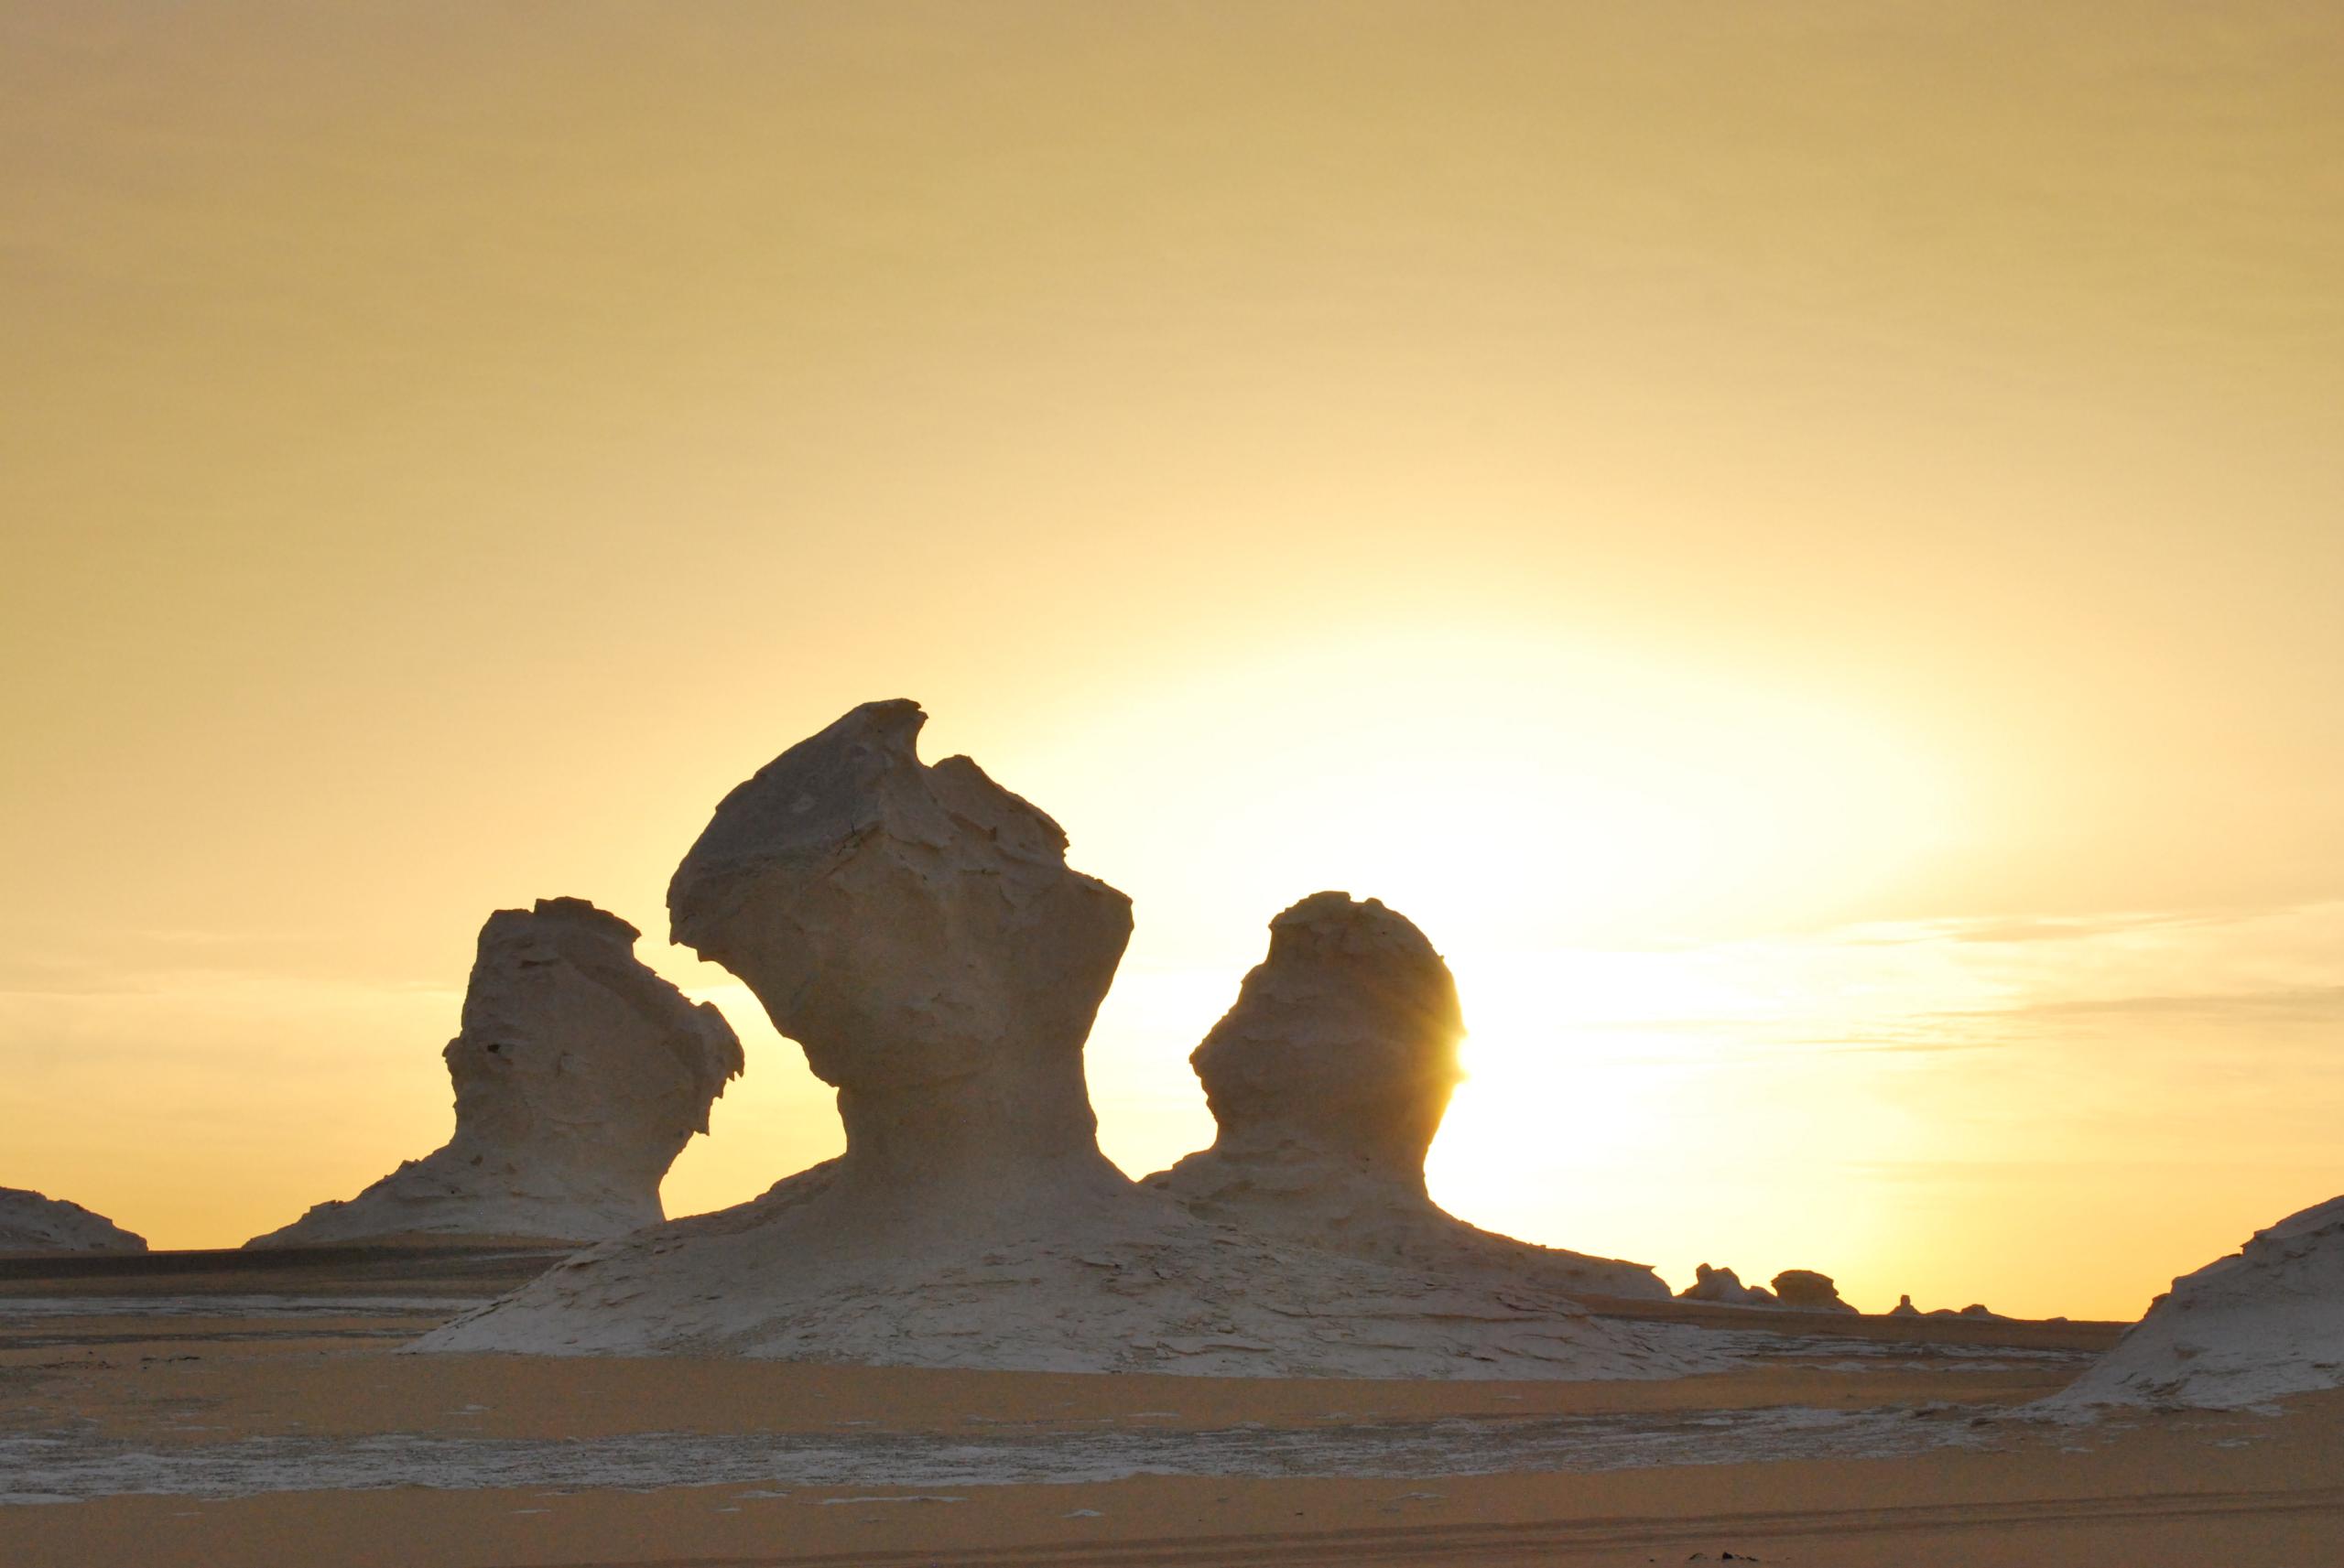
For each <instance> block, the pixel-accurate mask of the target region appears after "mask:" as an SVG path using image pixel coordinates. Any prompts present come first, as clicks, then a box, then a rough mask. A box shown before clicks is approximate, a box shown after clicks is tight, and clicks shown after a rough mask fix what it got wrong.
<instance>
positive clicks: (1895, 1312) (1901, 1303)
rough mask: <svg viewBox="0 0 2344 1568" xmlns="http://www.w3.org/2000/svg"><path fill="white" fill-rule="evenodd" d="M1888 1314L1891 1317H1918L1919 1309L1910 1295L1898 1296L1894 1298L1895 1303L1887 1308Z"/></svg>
mask: <svg viewBox="0 0 2344 1568" xmlns="http://www.w3.org/2000/svg"><path fill="white" fill-rule="evenodd" d="M1888 1315H1889V1316H1891V1317H1918V1316H1920V1315H1921V1309H1920V1308H1919V1307H1916V1306H1915V1305H1914V1304H1913V1298H1912V1297H1911V1296H1898V1297H1897V1298H1896V1304H1895V1305H1894V1306H1893V1307H1890V1308H1889V1309H1888Z"/></svg>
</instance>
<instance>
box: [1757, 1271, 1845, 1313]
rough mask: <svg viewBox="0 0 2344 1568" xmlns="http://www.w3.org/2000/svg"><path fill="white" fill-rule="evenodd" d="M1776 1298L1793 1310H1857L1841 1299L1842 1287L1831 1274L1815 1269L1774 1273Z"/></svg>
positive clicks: (1778, 1301)
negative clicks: (1821, 1272) (1840, 1287)
mask: <svg viewBox="0 0 2344 1568" xmlns="http://www.w3.org/2000/svg"><path fill="white" fill-rule="evenodd" d="M1774 1300H1775V1301H1776V1302H1777V1303H1780V1304H1781V1305H1783V1306H1785V1307H1787V1308H1789V1309H1790V1310H1791V1311H1793V1312H1853V1311H1855V1310H1856V1309H1855V1308H1854V1307H1851V1306H1850V1305H1849V1304H1848V1303H1846V1302H1843V1301H1841V1300H1840V1299H1839V1286H1838V1284H1836V1283H1835V1282H1833V1281H1832V1278H1831V1276H1830V1275H1829V1274H1818V1273H1817V1272H1816V1271H1814V1270H1812V1269H1785V1270H1784V1271H1782V1272H1781V1273H1779V1274H1777V1275H1775V1276H1774Z"/></svg>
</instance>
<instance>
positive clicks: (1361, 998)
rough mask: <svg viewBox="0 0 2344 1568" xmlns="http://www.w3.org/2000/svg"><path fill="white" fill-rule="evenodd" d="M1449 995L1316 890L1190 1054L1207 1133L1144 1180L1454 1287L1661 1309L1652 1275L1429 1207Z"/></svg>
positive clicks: (1453, 1078)
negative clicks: (1625, 1299)
mask: <svg viewBox="0 0 2344 1568" xmlns="http://www.w3.org/2000/svg"><path fill="white" fill-rule="evenodd" d="M1464 1033H1465V1023H1464V1019H1463V1016H1462V1014H1461V1012H1460V1009H1459V1005H1458V999H1457V983H1456V980H1455V979H1453V978H1452V977H1451V976H1450V974H1449V966H1448V965H1447V964H1446V963H1444V962H1442V960H1441V957H1440V955H1439V954H1438V952H1436V951H1435V950H1434V949H1433V946H1432V944H1431V943H1430V942H1429V941H1427V939H1426V937H1425V935H1424V933H1423V932H1421V931H1419V930H1417V929H1416V925H1414V924H1413V923H1411V922H1410V921H1409V920H1407V919H1406V918H1405V916H1403V915H1401V914H1398V913H1396V912H1395V911H1393V910H1391V909H1387V908H1385V907H1384V904H1383V903H1381V902H1379V901H1378V900H1375V899H1372V898H1371V899H1368V900H1366V901H1364V902H1361V901H1358V900H1355V899H1353V898H1352V897H1351V895H1350V894H1349V893H1344V892H1320V893H1313V894H1312V895H1311V896H1310V897H1308V898H1306V899H1304V900H1303V901H1302V902H1301V903H1297V904H1295V905H1294V906H1293V907H1292V908H1290V909H1288V910H1286V912H1285V913H1284V914H1280V915H1278V916H1277V918H1276V919H1275V920H1273V921H1271V922H1270V948H1269V954H1268V956H1267V957H1265V958H1264V959H1263V961H1262V962H1261V963H1260V964H1259V965H1257V966H1256V967H1255V968H1253V970H1252V972H1250V973H1249V974H1247V975H1246V977H1245V979H1244V982H1243V985H1242V986H1241V987H1240V988H1239V990H1238V995H1237V1000H1236V1003H1235V1005H1233V1006H1232V1007H1231V1009H1230V1010H1229V1011H1228V1013H1227V1014H1226V1015H1224V1016H1223V1017H1222V1019H1221V1022H1219V1023H1217V1024H1215V1025H1214V1026H1213V1029H1212V1031H1211V1033H1209V1034H1207V1035H1206V1036H1205V1039H1204V1043H1203V1044H1200V1045H1199V1046H1198V1047H1197V1049H1196V1051H1195V1053H1194V1054H1192V1055H1191V1056H1190V1057H1189V1058H1188V1060H1189V1063H1190V1065H1192V1066H1194V1067H1195V1069H1196V1073H1197V1076H1198V1078H1199V1080H1200V1081H1201V1082H1202V1083H1203V1085H1204V1090H1205V1100H1206V1103H1207V1104H1208V1105H1209V1106H1210V1108H1211V1109H1212V1113H1213V1121H1214V1123H1215V1126H1216V1129H1217V1131H1216V1134H1215V1137H1214V1140H1213V1144H1212V1147H1211V1148H1210V1149H1207V1150H1204V1151H1202V1152H1199V1153H1195V1154H1191V1155H1189V1156H1188V1158H1187V1159H1185V1160H1182V1161H1181V1162H1179V1163H1178V1164H1177V1165H1175V1166H1173V1167H1172V1168H1171V1169H1170V1170H1168V1171H1161V1172H1158V1173H1156V1174H1155V1175H1152V1176H1150V1177H1148V1178H1147V1179H1146V1180H1147V1184H1148V1185H1149V1186H1151V1187H1154V1188H1156V1189H1157V1190H1158V1191H1161V1192H1163V1193H1166V1194H1167V1195H1170V1196H1172V1197H1174V1198H1176V1199H1177V1200H1178V1201H1179V1202H1180V1203H1181V1204H1182V1205H1183V1206H1186V1207H1187V1208H1188V1209H1189V1211H1190V1212H1192V1213H1194V1214H1197V1215H1198V1216H1199V1217H1204V1218H1209V1219H1213V1220H1218V1221H1223V1222H1226V1223H1229V1224H1232V1225H1235V1226H1239V1227H1243V1228H1246V1229H1248V1230H1253V1231H1258V1232H1260V1233H1262V1234H1264V1235H1271V1236H1275V1237H1278V1238H1281V1239H1283V1240H1286V1241H1290V1242H1294V1243H1298V1244H1301V1245H1307V1246H1314V1247H1320V1248H1324V1249H1328V1250H1330V1251H1337V1252H1343V1253H1348V1254H1351V1255H1352V1256H1356V1257H1362V1258H1369V1259H1373V1260H1379V1261H1384V1262H1392V1263H1402V1264H1405V1265H1408V1266H1411V1267H1417V1268H1427V1269H1436V1270H1440V1271H1446V1272H1449V1273H1451V1274H1452V1275H1453V1274H1455V1273H1456V1272H1457V1271H1473V1272H1475V1273H1478V1274H1481V1275H1485V1276H1489V1277H1492V1278H1514V1279H1518V1280H1536V1281H1538V1282H1540V1283H1542V1284H1546V1285H1550V1286H1553V1287H1555V1288H1557V1289H1562V1290H1568V1291H1577V1292H1585V1293H1589V1294H1601V1295H1615V1296H1635V1297H1644V1298H1647V1299H1653V1298H1657V1299H1666V1296H1667V1294H1668V1287H1667V1286H1666V1284H1664V1283H1663V1282H1662V1281H1661V1280H1660V1277H1659V1276H1658V1275H1656V1274H1655V1273H1654V1272H1653V1271H1652V1270H1651V1268H1650V1267H1649V1266H1647V1265H1645V1264H1642V1263H1626V1262H1622V1261H1620V1260H1616V1259H1610V1258H1593V1257H1589V1256H1587V1255H1586V1254H1583V1253H1578V1252H1568V1251H1564V1250H1562V1249H1557V1248H1548V1247H1540V1246H1537V1245H1536V1244H1534V1243H1531V1242H1526V1241H1518V1240H1515V1239H1514V1238H1512V1237H1507V1236H1499V1235H1495V1234H1493V1233H1492V1232H1490V1231H1485V1230H1481V1229H1478V1228H1476V1227H1473V1226H1471V1225H1469V1224H1467V1223H1466V1222H1465V1221H1463V1220H1460V1219H1459V1218H1457V1217H1455V1216H1453V1215H1450V1214H1449V1213H1448V1212H1447V1211H1446V1210H1444V1209H1442V1208H1441V1207H1440V1206H1438V1205H1437V1204H1435V1203H1434V1202H1433V1201H1432V1199H1431V1198H1430V1196H1428V1195H1427V1193H1426V1190H1425V1155H1426V1152H1427V1150H1429V1149H1430V1148H1431V1146H1432V1141H1433V1138H1434V1135H1435V1134H1437V1133H1438V1131H1439V1130H1440V1122H1441V1118H1442V1116H1443V1114H1444V1113H1445V1112H1446V1111H1447V1109H1448V1108H1449V1095H1450V1093H1451V1091H1452V1090H1454V1089H1455V1088H1456V1087H1457V1084H1458V1082H1459V1081H1460V1078H1461V1077H1462V1076H1463V1074H1462V1072H1461V1070H1460V1068H1459V1066H1458V1061H1457V1048H1458V1043H1459V1041H1460V1040H1461V1039H1462V1038H1463V1036H1464Z"/></svg>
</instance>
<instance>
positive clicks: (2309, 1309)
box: [2027, 1197, 2344, 1416]
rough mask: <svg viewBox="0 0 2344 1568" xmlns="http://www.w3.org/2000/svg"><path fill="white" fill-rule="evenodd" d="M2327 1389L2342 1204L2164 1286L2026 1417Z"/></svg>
mask: <svg viewBox="0 0 2344 1568" xmlns="http://www.w3.org/2000/svg"><path fill="white" fill-rule="evenodd" d="M2334 1388H2344V1197H2336V1198H2330V1199H2328V1202H2326V1203H2324V1204H2319V1205H2317V1206H2314V1207H2311V1208H2307V1209H2305V1210H2304V1211H2303V1212H2302V1213H2300V1214H2296V1215H2291V1216H2289V1217H2287V1218H2285V1219H2283V1220H2281V1221H2280V1222H2279V1223H2278V1224H2276V1225H2274V1226H2273V1227H2271V1228H2270V1229H2268V1230H2258V1231H2256V1232H2255V1233H2254V1237H2253V1238H2252V1240H2250V1241H2248V1242H2247V1244H2246V1246H2245V1247H2244V1248H2243V1249H2241V1250H2240V1251H2238V1252H2236V1253H2234V1254H2232V1255H2231V1256H2230V1257H2228V1258H2222V1259H2218V1260H2215V1261H2214V1262H2211V1263H2208V1264H2207V1265H2206V1266H2205V1267H2204V1268H2202V1269H2200V1270H2198V1271H2197V1272H2195V1273H2191V1274H2184V1275H2183V1276H2182V1277H2181V1278H2179V1279H2177V1280H2176V1281H2174V1282H2173V1289H2172V1291H2171V1292H2168V1293H2166V1294H2165V1295H2162V1296H2159V1297H2158V1298H2157V1299H2156V1300H2155V1302H2154V1303H2151V1305H2150V1307H2149V1312H2148V1315H2147V1316H2146V1317H2143V1319H2142V1320H2141V1321H2140V1322H2139V1323H2136V1324H2134V1325H2132V1327H2131V1328H2130V1329H2128V1330H2126V1331H2125V1335H2124V1337H2123V1338H2122V1339H2120V1340H2118V1341H2117V1342H2116V1343H2115V1345H2113V1346H2111V1347H2110V1349H2109V1351H2108V1353H2107V1354H2106V1355H2104V1356H2102V1357H2100V1359H2099V1360H2098V1361H2096V1362H2094V1363H2093V1364H2092V1365H2091V1367H2090V1368H2088V1369H2087V1370H2086V1371H2085V1373H2084V1375H2083V1376H2082V1377H2080V1378H2078V1379H2076V1381H2075V1382H2074V1383H2072V1384H2070V1385H2069V1386H2068V1387H2067V1388H2066V1389H2064V1390H2061V1391H2060V1392H2059V1393H2057V1394H2055V1395H2053V1396H2052V1397H2051V1398H2050V1399H2048V1400H2042V1401H2039V1402H2038V1403H2036V1404H2034V1405H2031V1406H2029V1407H2027V1408H2028V1409H2029V1410H2030V1411H2035V1412H2037V1413H2041V1414H2048V1415H2055V1416H2079V1415H2088V1414H2089V1412H2090V1411H2091V1410H2092V1409H2093V1408H2094V1407H2097V1406H2103V1405H2148V1406H2152V1407H2159V1408H2187V1407H2196V1408H2201V1409H2209V1410H2232V1409H2237V1408H2240V1407H2241V1406H2246V1405H2260V1404H2263V1403H2266V1402H2268V1401H2269V1400H2275V1399H2279V1398H2282V1397H2284V1396H2285V1395H2288V1394H2301V1393H2310V1392H2313V1391H2316V1390H2322V1389H2334Z"/></svg>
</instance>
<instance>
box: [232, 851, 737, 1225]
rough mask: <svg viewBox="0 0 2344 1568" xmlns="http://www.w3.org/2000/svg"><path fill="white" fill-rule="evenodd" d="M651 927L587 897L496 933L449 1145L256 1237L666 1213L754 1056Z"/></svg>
mask: <svg viewBox="0 0 2344 1568" xmlns="http://www.w3.org/2000/svg"><path fill="white" fill-rule="evenodd" d="M637 935H639V933H637V932H636V930H635V927H634V926H632V925H628V924H627V923H626V922H625V921H624V920H621V919H620V918H619V917H618V916H617V915H614V914H607V913H605V912H604V911H602V910H600V909H597V908H595V907H594V906H593V905H592V904H591V903H587V902H586V901H585V900H583V899H576V898H555V899H542V900H539V901H538V903H537V906H536V908H534V909H526V910H524V909H500V910H498V911H497V912H496V913H495V914H492V915H490V916H489V917H488V923H487V924H486V925H483V926H482V927H481V933H480V947H479V956H478V957H477V958H476V959H475V960H474V961H473V964H472V980H471V984H470V986H469V988H468V989H466V991H465V993H464V1009H463V1027H462V1031H461V1033H459V1034H457V1036H456V1037H455V1038H454V1039H453V1040H451V1041H450V1042H449V1043H448V1045H447V1049H446V1051H445V1052H444V1053H443V1054H444V1055H445V1057H446V1058H447V1063H448V1076H449V1077H450V1079H452V1080H453V1082H454V1085H455V1090H456V1131H455V1136H454V1137H453V1138H451V1139H450V1140H449V1141H448V1144H447V1146H446V1147H444V1148H442V1149H439V1150H437V1151H435V1152H432V1153H429V1154H427V1155H425V1156H424V1157H423V1158H422V1159H420V1160H410V1161H408V1162H406V1163H404V1164H402V1165H401V1166H400V1167H399V1168H398V1169H397V1170H396V1171H394V1172H393V1173H390V1174H389V1175H387V1176H385V1177H384V1178H383V1179H382V1180H381V1181H378V1182H376V1183H374V1185H372V1186H370V1187H368V1188H367V1189H366V1190H365V1191H364V1192H362V1193H360V1194H359V1195H357V1196H356V1197H354V1198H351V1199H349V1200H347V1201H341V1202H331V1203H323V1204H320V1205H318V1206H316V1207H314V1208H312V1209H310V1210H309V1212H308V1213H307V1214H305V1215H303V1216H302V1217H300V1218H299V1219H298V1220H296V1221H294V1222H293V1223H292V1224H291V1225H288V1226H287V1227H284V1228H283V1229H281V1230H276V1231H272V1232H270V1233H269V1234H268V1235H266V1236H261V1237H256V1238H254V1239H253V1240H252V1241H250V1242H248V1243H246V1245H248V1246H255V1247H287V1246H306V1245H311V1244H320V1243H331V1242H343V1241H352V1240H360V1239H367V1238H386V1237H391V1236H403V1235H435V1236H450V1235H478V1236H515V1237H537V1238H558V1239H562V1240H579V1241H587V1240H600V1239H602V1238H605V1237H610V1236H617V1235H622V1234H624V1233H625V1232H627V1231H630V1230H635V1229H638V1228H640V1227H643V1226H646V1225H657V1223H659V1221H660V1220H661V1218H663V1217H664V1215H663V1211H662V1209H661V1207H660V1203H659V1183H660V1180H661V1178H663V1177H664V1176H666V1175H667V1167H668V1166H669V1165H671V1164H673V1163H674V1162H675V1159H676V1156H677V1155H678V1154H679V1153H681V1152H683V1148H684V1145H685V1144H686V1143H687V1142H689V1141H690V1139H691V1136H692V1134H693V1133H695V1132H705V1131H707V1130H708V1112H709V1106H710V1104H711V1102H712V1101H713V1100H715V1098H717V1097H718V1096H719V1095H722V1093H723V1092H724V1085H725V1083H726V1081H727V1080H728V1079H731V1078H733V1077H737V1076H739V1075H740V1072H741V1067H742V1056H741V1043H740V1041H739V1040H738V1039H736V1038H735V1037H734V1035H733V1030H732V1027H731V1026H730V1025H729V1024H727V1023H726V1022H724V1017H723V1015H722V1013H720V1012H718V1011H717V1010H716V1009H715V1007H713V1006H712V1005H711V1004H709V1003H706V1002H700V1003H694V1002H692V1001H691V1000H689V999H687V998H686V997H685V995H684V994H683V992H681V991H679V990H678V989H676V988H675V987H674V986H672V985H670V984H669V983H668V982H667V981H666V980H664V979H660V978H659V977H658V976H657V975H656V974H654V973H652V971H651V970H650V969H649V968H646V967H645V965H644V964H643V963H642V962H641V961H640V960H639V959H637V958H636V957H635V938H636V936H637Z"/></svg>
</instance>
